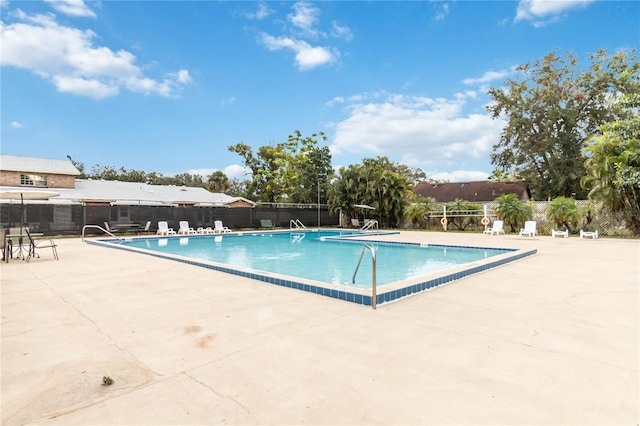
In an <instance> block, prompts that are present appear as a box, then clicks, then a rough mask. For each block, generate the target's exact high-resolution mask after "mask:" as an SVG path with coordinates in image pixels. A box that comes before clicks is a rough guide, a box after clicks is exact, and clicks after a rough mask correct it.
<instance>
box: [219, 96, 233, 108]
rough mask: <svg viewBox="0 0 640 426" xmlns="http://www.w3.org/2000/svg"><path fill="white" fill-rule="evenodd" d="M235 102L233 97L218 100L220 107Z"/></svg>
mask: <svg viewBox="0 0 640 426" xmlns="http://www.w3.org/2000/svg"><path fill="white" fill-rule="evenodd" d="M235 101H236V98H235V96H229V97H228V98H224V99H220V105H222V106H224V105H231V104H232V103H234V102H235Z"/></svg>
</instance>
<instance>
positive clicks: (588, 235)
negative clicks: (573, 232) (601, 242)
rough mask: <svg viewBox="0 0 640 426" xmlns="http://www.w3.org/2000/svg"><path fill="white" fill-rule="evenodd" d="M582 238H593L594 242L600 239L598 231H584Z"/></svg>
mask: <svg viewBox="0 0 640 426" xmlns="http://www.w3.org/2000/svg"><path fill="white" fill-rule="evenodd" d="M580 238H593V239H594V240H596V239H598V230H597V229H596V230H595V231H584V230H582V229H581V230H580Z"/></svg>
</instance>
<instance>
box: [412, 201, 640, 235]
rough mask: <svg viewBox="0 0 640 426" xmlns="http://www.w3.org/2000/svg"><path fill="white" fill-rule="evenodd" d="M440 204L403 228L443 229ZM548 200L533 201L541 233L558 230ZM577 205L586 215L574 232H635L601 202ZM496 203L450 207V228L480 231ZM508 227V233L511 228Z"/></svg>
mask: <svg viewBox="0 0 640 426" xmlns="http://www.w3.org/2000/svg"><path fill="white" fill-rule="evenodd" d="M445 204H446V203H440V209H439V211H438V212H432V213H430V214H429V215H427V216H426V217H425V219H424V220H421V221H419V222H418V223H417V224H415V223H411V222H409V221H405V223H404V224H403V227H404V228H420V229H429V230H438V229H443V225H442V224H441V220H442V218H443V217H444V206H445ZM549 204H550V202H549V201H534V202H530V205H531V210H532V220H535V221H536V222H537V230H538V233H539V234H540V235H551V231H552V230H553V229H556V224H555V223H553V222H550V221H549V220H547V206H548V205H549ZM576 205H577V206H578V208H579V209H581V211H583V212H584V215H583V217H582V218H581V219H580V220H579V221H578V222H577V223H576V224H575V228H574V229H573V231H574V232H575V233H578V232H579V230H580V229H584V230H598V233H599V234H600V235H607V236H616V237H633V233H632V232H631V231H630V230H628V229H627V228H626V223H625V220H624V217H623V215H622V213H620V212H618V213H609V212H605V211H603V210H602V205H601V204H598V203H594V202H592V201H588V200H578V201H576ZM495 207H496V203H494V202H488V203H484V204H482V206H481V208H480V210H465V211H451V210H449V209H447V213H446V215H447V220H448V223H447V229H448V230H459V231H471V232H480V231H482V230H483V229H484V225H482V223H481V220H482V218H483V217H484V209H485V208H486V211H487V217H488V218H489V219H490V221H491V222H493V220H494V219H496V214H495V212H494V208H495ZM505 230H506V231H507V232H508V231H509V227H506V228H505ZM515 232H518V230H515Z"/></svg>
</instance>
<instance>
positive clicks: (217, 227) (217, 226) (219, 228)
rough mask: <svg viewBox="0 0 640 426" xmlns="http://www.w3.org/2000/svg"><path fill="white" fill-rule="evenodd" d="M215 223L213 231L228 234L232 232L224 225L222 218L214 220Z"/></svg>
mask: <svg viewBox="0 0 640 426" xmlns="http://www.w3.org/2000/svg"><path fill="white" fill-rule="evenodd" d="M213 225H214V228H213V232H214V233H216V234H227V233H229V232H231V229H229V228H227V227H226V226H224V225H223V224H222V221H221V220H216V221H215V222H213Z"/></svg>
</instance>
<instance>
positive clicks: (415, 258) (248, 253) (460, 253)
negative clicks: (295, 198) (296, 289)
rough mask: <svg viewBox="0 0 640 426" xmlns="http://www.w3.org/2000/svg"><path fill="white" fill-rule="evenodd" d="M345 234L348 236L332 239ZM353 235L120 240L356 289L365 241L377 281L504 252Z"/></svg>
mask: <svg viewBox="0 0 640 426" xmlns="http://www.w3.org/2000/svg"><path fill="white" fill-rule="evenodd" d="M346 235H351V236H352V238H340V239H336V238H335V237H340V236H342V237H344V236H346ZM357 235H358V234H354V233H353V232H345V231H320V232H318V231H305V232H268V233H244V234H229V235H202V236H201V235H197V236H189V237H170V238H159V239H158V238H145V239H132V240H131V241H126V242H124V243H122V245H124V246H127V247H133V248H140V249H145V250H151V251H154V252H160V253H163V254H174V255H180V256H184V257H188V258H191V259H199V260H203V261H211V262H216V263H221V264H226V265H232V266H234V267H238V268H246V269H250V270H254V271H264V272H270V273H276V274H281V275H286V276H290V277H298V278H304V279H308V280H313V281H320V282H323V283H329V284H340V285H344V286H350V287H356V288H370V287H371V283H372V258H371V255H370V254H369V252H368V251H367V252H366V253H365V255H364V257H363V258H362V263H361V265H360V267H359V270H358V274H357V276H356V281H355V283H352V278H353V274H354V271H355V268H356V266H357V264H358V260H359V259H360V255H361V253H362V251H363V247H364V244H368V245H370V246H372V247H373V248H374V249H375V253H376V262H377V268H376V281H377V284H378V286H384V285H385V284H390V283H395V282H398V281H402V280H406V279H409V278H415V277H420V276H424V275H427V274H430V273H432V272H438V271H443V270H446V269H449V268H453V267H457V266H459V265H462V264H467V263H470V262H474V261H477V260H482V259H487V258H489V257H492V256H496V255H499V254H504V253H505V252H507V251H509V249H489V248H470V247H452V246H424V247H423V246H421V245H419V244H407V243H402V244H400V243H382V242H375V241H364V240H357Z"/></svg>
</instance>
